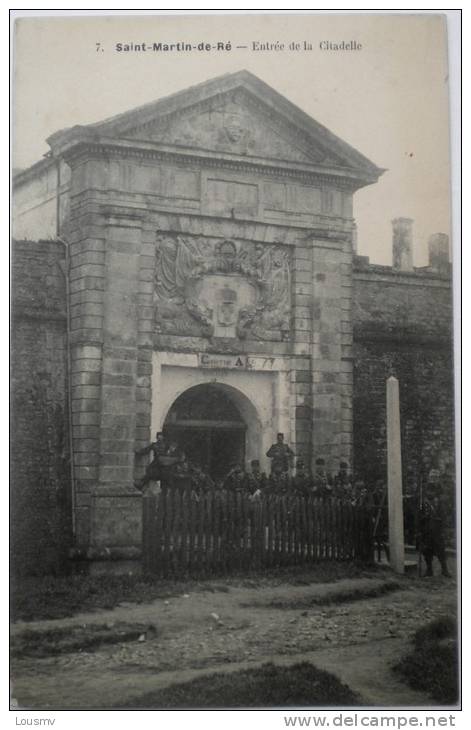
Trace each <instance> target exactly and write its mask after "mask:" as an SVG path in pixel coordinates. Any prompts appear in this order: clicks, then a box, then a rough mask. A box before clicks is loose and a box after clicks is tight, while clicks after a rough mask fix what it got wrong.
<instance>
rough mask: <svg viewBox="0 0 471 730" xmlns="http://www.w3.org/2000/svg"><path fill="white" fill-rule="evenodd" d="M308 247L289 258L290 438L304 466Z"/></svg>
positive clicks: (308, 407)
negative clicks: (290, 266) (290, 262)
mask: <svg viewBox="0 0 471 730" xmlns="http://www.w3.org/2000/svg"><path fill="white" fill-rule="evenodd" d="M311 320H312V247H311V242H310V240H309V239H307V240H306V239H300V240H298V241H297V242H296V245H295V247H294V249H293V255H292V311H291V331H292V341H293V355H292V359H291V414H290V420H291V438H292V444H293V447H294V451H295V453H296V457H297V458H300V459H303V460H304V462H305V463H306V465H309V463H310V460H311V442H312V377H311V357H310V355H311V346H312V321H311Z"/></svg>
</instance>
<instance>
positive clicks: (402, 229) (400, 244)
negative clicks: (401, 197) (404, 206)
mask: <svg viewBox="0 0 471 730" xmlns="http://www.w3.org/2000/svg"><path fill="white" fill-rule="evenodd" d="M413 222H414V221H413V220H412V218H394V219H393V221H392V227H393V244H392V249H393V250H392V260H393V269H397V270H398V271H413V270H414V267H413V265H412V224H413Z"/></svg>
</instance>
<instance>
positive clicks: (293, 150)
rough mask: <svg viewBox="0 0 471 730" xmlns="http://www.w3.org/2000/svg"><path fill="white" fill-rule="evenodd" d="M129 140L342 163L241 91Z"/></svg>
mask: <svg viewBox="0 0 471 730" xmlns="http://www.w3.org/2000/svg"><path fill="white" fill-rule="evenodd" d="M121 134H122V135H124V136H125V137H126V138H128V139H138V140H141V141H146V142H160V143H164V144H174V145H178V146H180V147H189V148H198V149H205V150H213V151H215V152H228V153H232V154H236V155H246V156H249V157H262V158H268V159H274V160H285V161H292V162H300V163H303V162H307V163H320V164H322V163H324V164H326V163H331V164H335V163H337V164H339V163H340V160H338V159H335V158H333V157H332V154H330V155H329V154H328V152H327V151H326V150H325V149H323V148H322V147H321V146H320V145H315V144H313V143H312V141H311V140H309V139H308V138H306V135H305V134H303V133H302V132H300V130H298V129H297V128H296V126H295V125H293V124H290V123H289V122H288V121H286V120H285V119H284V118H282V117H280V116H279V115H277V114H276V113H273V111H272V110H270V109H268V108H266V107H264V105H263V103H261V102H260V101H258V100H255V99H253V98H251V97H250V95H248V94H247V93H244V92H243V91H241V90H239V91H238V92H234V93H231V94H226V95H223V96H222V97H221V96H218V97H216V98H214V99H210V100H208V101H206V102H204V103H199V104H197V105H193V106H192V107H189V108H188V109H183V110H181V111H179V112H176V113H173V114H170V115H168V116H162V117H159V118H157V119H155V120H152V121H150V122H147V123H146V124H144V125H142V126H141V125H139V126H138V127H137V128H135V129H130V130H124V131H123V132H121Z"/></svg>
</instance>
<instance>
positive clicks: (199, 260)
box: [155, 233, 291, 341]
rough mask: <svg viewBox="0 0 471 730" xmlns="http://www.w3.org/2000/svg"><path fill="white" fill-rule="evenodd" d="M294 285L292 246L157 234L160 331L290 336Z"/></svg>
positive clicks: (264, 337) (277, 338)
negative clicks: (291, 290) (291, 300)
mask: <svg viewBox="0 0 471 730" xmlns="http://www.w3.org/2000/svg"><path fill="white" fill-rule="evenodd" d="M290 289H291V287H290V265H289V249H288V248H287V247H286V246H283V245H280V244H254V243H248V242H240V243H236V242H235V241H233V240H227V239H224V240H215V239H206V238H202V237H196V236H182V235H178V234H169V233H165V234H158V236H157V246H156V275H155V321H156V331H157V332H162V333H166V334H179V335H190V336H204V337H208V338H210V337H218V336H219V337H229V338H231V337H234V338H240V339H245V338H247V337H248V338H249V339H257V340H272V341H273V340H274V341H280V340H286V339H288V337H289V328H290V327H289V324H290V323H289V319H290Z"/></svg>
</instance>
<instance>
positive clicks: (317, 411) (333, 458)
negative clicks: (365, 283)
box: [312, 236, 351, 471]
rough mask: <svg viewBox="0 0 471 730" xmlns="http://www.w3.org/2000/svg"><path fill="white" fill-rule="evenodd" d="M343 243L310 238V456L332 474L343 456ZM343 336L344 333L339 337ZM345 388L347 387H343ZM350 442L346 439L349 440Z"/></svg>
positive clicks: (345, 370) (346, 367) (346, 369)
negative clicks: (311, 453)
mask: <svg viewBox="0 0 471 730" xmlns="http://www.w3.org/2000/svg"><path fill="white" fill-rule="evenodd" d="M342 263H345V262H344V256H343V242H342V241H340V240H336V239H335V237H333V236H332V237H331V236H329V238H321V237H316V238H314V240H313V274H314V275H313V283H312V292H313V314H312V389H313V393H312V396H313V433H312V436H313V438H312V444H313V458H314V459H316V458H319V457H322V458H324V459H325V460H326V465H327V468H328V469H330V470H331V471H335V470H336V469H337V468H338V462H339V460H340V457H341V455H342V454H344V445H345V446H347V444H344V443H343V442H344V441H346V437H345V434H344V433H343V429H344V425H345V423H344V421H343V418H342V416H343V409H342V397H343V390H342V388H343V386H344V385H345V383H344V382H343V380H345V379H347V377H348V375H349V371H350V368H351V363H347V362H346V361H344V360H343V359H342V334H343V333H342V326H343V321H344V319H345V318H347V319H348V310H347V308H346V307H347V304H346V302H344V301H343V299H344V298H345V299H348V295H347V294H346V291H344V290H343V289H342V278H343V276H342ZM345 334H347V333H345ZM347 384H348V383H347ZM350 438H351V437H350Z"/></svg>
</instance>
